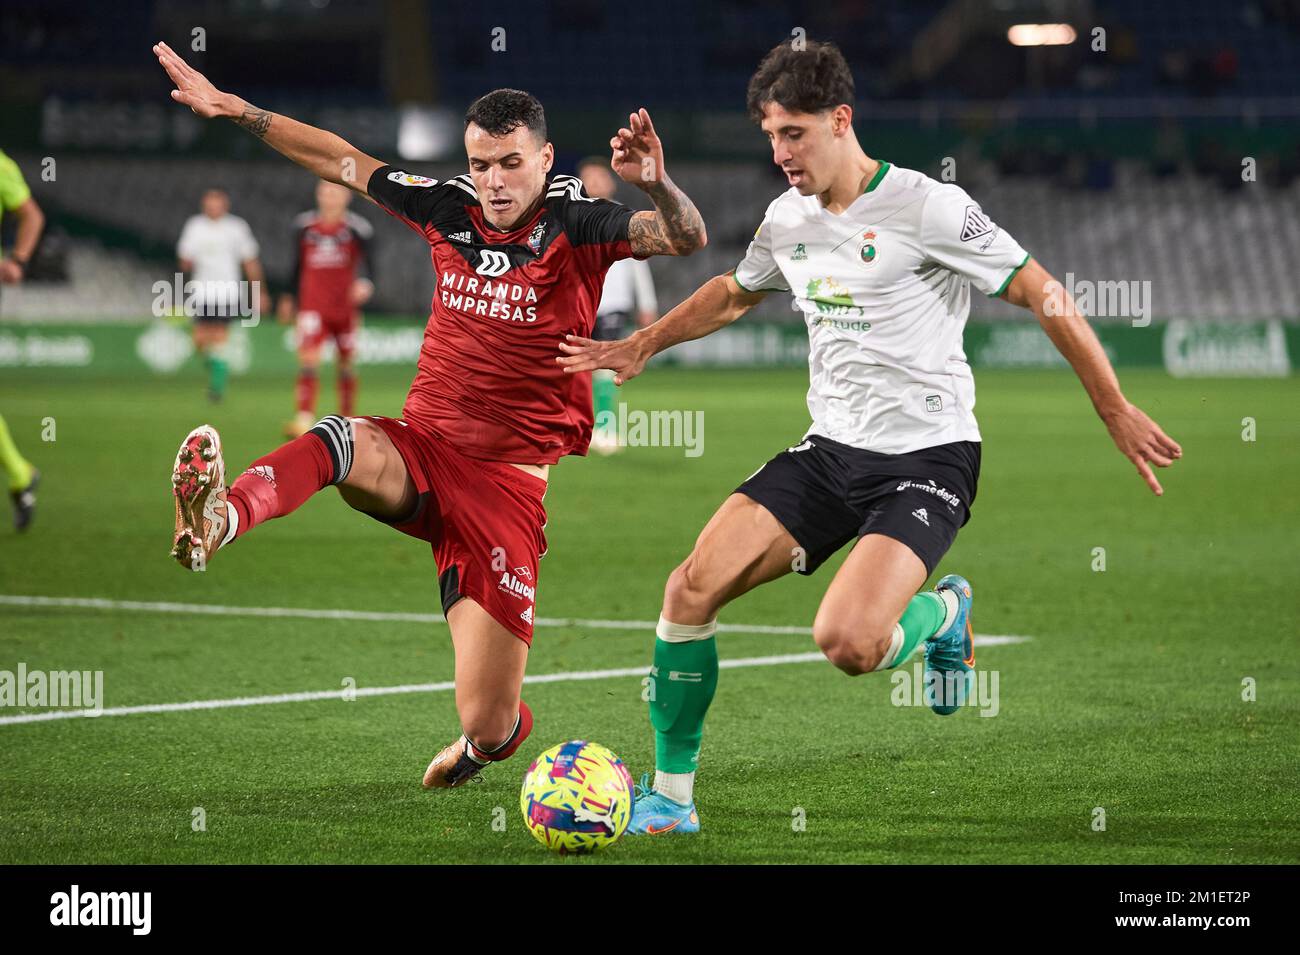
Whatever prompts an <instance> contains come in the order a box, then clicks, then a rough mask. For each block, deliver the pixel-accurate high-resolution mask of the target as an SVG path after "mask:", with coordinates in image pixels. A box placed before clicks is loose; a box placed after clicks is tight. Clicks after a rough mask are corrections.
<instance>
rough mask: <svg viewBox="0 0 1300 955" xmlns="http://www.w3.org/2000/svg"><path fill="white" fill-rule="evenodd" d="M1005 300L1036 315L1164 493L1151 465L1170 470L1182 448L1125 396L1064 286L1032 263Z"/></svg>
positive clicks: (1141, 470) (1126, 450) (1122, 443)
mask: <svg viewBox="0 0 1300 955" xmlns="http://www.w3.org/2000/svg"><path fill="white" fill-rule="evenodd" d="M1002 297H1003V298H1005V299H1006V300H1007V301H1008V302H1010V303H1011V304H1012V305H1019V306H1021V307H1022V308H1027V309H1029V310H1030V311H1032V312H1033V313H1034V317H1035V318H1036V319H1038V323H1039V324H1040V325H1042V326H1043V331H1045V332H1047V337H1048V338H1050V339H1051V340H1052V344H1053V345H1055V346H1056V350H1057V351H1059V352H1060V353H1061V354H1062V355H1064V356H1065V358H1066V360H1067V361H1069V363H1070V367H1072V368H1073V369H1074V373H1075V374H1076V375H1078V376H1079V381H1081V382H1082V383H1083V387H1084V390H1085V391H1087V392H1088V397H1089V398H1091V399H1092V406H1093V408H1095V409H1096V411H1097V416H1098V417H1099V418H1101V420H1102V422H1104V423H1105V425H1106V429H1107V430H1108V431H1109V432H1110V436H1111V439H1112V440H1114V442H1115V445H1116V446H1117V447H1118V448H1119V450H1120V452H1121V453H1122V454H1123V455H1124V456H1125V457H1126V458H1128V459H1129V460H1130V461H1132V462H1133V464H1134V465H1135V466H1136V467H1137V472H1138V474H1140V475H1141V476H1142V479H1143V480H1144V481H1146V482H1147V486H1148V487H1150V488H1151V490H1152V491H1153V492H1154V493H1155V494H1157V495H1160V494H1163V493H1164V489H1163V488H1162V487H1161V486H1160V482H1159V481H1158V480H1156V476H1155V474H1154V473H1153V472H1152V471H1151V464H1155V465H1156V466H1157V467H1162V468H1167V467H1169V466H1170V465H1171V464H1173V463H1174V461H1176V460H1177V459H1178V458H1181V457H1182V456H1183V449H1182V448H1181V447H1179V445H1178V442H1177V441H1175V440H1174V439H1173V438H1171V437H1169V435H1167V434H1165V433H1164V431H1162V430H1161V429H1160V425H1158V424H1156V423H1155V422H1154V421H1152V420H1151V418H1149V417H1147V415H1146V413H1145V412H1144V411H1143V410H1142V409H1141V408H1139V407H1138V406H1137V405H1135V404H1131V403H1130V402H1129V401H1128V399H1126V398H1125V397H1124V394H1123V392H1122V391H1120V387H1119V379H1118V378H1116V377H1115V369H1114V368H1112V367H1111V364H1110V359H1108V358H1107V357H1106V352H1105V351H1104V350H1103V349H1102V347H1101V342H1099V341H1098V340H1097V335H1096V333H1095V332H1094V331H1093V330H1092V326H1090V325H1089V324H1088V320H1087V319H1086V318H1084V316H1083V315H1082V314H1080V312H1079V310H1078V307H1077V306H1076V305H1075V304H1074V300H1073V299H1071V298H1070V296H1069V295H1068V294H1067V293H1066V292H1065V289H1064V287H1063V286H1062V285H1061V283H1060V282H1058V281H1056V279H1054V278H1052V276H1051V274H1050V273H1048V271H1047V270H1046V269H1044V268H1043V267H1042V266H1041V265H1039V264H1038V260H1036V259H1032V258H1031V259H1030V260H1029V261H1028V262H1027V263H1026V264H1025V267H1024V268H1022V269H1021V270H1020V272H1019V274H1017V275H1016V277H1015V279H1013V280H1012V282H1011V284H1010V285H1008V286H1007V289H1006V291H1005V292H1004V293H1003V295H1002Z"/></svg>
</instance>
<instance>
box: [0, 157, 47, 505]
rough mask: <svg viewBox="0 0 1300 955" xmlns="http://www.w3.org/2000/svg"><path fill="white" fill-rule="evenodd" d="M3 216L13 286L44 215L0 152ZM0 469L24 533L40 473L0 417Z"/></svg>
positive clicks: (1, 258)
mask: <svg viewBox="0 0 1300 955" xmlns="http://www.w3.org/2000/svg"><path fill="white" fill-rule="evenodd" d="M6 215H12V216H14V217H15V218H17V220H18V233H17V235H16V236H15V237H14V247H13V248H12V249H11V250H10V251H9V252H8V253H7V254H4V250H3V249H0V283H2V284H4V285H17V284H18V283H20V282H21V281H22V280H23V278H24V276H25V274H26V272H27V266H28V263H29V262H30V261H31V258H32V254H33V253H34V252H35V251H36V243H37V242H39V241H40V238H41V230H43V229H44V228H45V214H44V213H43V212H41V207H40V206H38V205H37V204H36V200H35V199H33V198H32V192H31V190H30V189H28V188H27V182H26V181H25V180H24V179H23V174H22V171H21V170H20V169H19V168H18V164H17V163H16V162H14V161H13V160H12V159H10V158H9V157H8V156H6V155H5V154H4V152H3V151H0V225H2V224H3V221H4V216H6ZM0 470H3V471H4V472H5V475H6V477H7V478H8V481H9V499H10V500H11V501H13V505H14V527H16V528H17V529H18V530H20V531H25V530H27V528H28V526H30V525H31V522H32V518H33V517H34V516H35V514H36V487H37V485H38V484H40V480H41V472H40V471H38V470H36V468H35V467H33V466H32V463H31V462H30V461H28V460H27V459H26V458H24V457H23V456H22V455H21V454H19V453H18V446H17V445H15V444H14V439H13V436H12V435H11V434H10V433H9V426H8V424H6V423H5V419H4V416H3V415H0Z"/></svg>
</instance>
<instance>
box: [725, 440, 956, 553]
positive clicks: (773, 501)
mask: <svg viewBox="0 0 1300 955" xmlns="http://www.w3.org/2000/svg"><path fill="white" fill-rule="evenodd" d="M979 474H980V444H979V442H978V441H956V442H953V443H952V444H941V445H937V446H935V447H933V448H923V449H921V450H920V451H910V452H908V453H906V454H880V453H877V452H875V451H864V450H862V449H861V448H852V447H849V446H848V445H847V444H840V443H839V442H838V441H832V440H830V439H829V438H823V437H820V436H819V435H815V434H813V435H809V436H808V437H807V438H806V439H805V440H804V441H803V443H801V444H799V445H797V446H795V447H793V448H790V449H788V450H786V451H782V452H781V453H780V454H778V455H777V456H776V457H774V458H773V459H772V460H770V461H768V462H767V464H765V465H763V467H761V468H760V469H759V470H758V471H757V472H756V473H755V474H754V475H753V476H752V477H750V478H749V480H747V481H745V483H743V484H742V485H740V487H738V488H736V492H737V493H738V494H744V495H745V496H746V497H749V498H752V499H753V500H755V501H757V502H758V503H759V504H762V505H763V506H764V507H765V508H767V509H768V510H769V511H771V512H772V515H773V516H774V517H775V518H776V519H777V520H778V521H780V522H781V524H782V526H784V527H785V529H786V530H788V531H789V532H790V536H792V537H793V538H794V539H795V541H797V542H798V544H799V546H800V547H802V548H803V550H804V558H805V559H804V560H803V561H802V562H801V563H802V564H803V566H802V567H801V568H797V569H798V571H799V573H801V574H811V573H812V572H813V571H815V570H816V569H817V568H818V567H820V566H821V565H822V564H823V563H824V562H825V561H826V559H827V558H829V557H830V556H831V555H832V554H834V553H835V552H836V551H837V550H839V549H840V548H841V547H843V546H844V545H845V544H847V543H848V542H849V541H851V540H853V539H855V538H858V537H863V536H865V535H867V534H884V535H885V536H886V537H892V538H894V539H895V540H898V541H902V542H903V543H904V544H906V545H907V546H908V547H910V548H911V549H912V550H913V552H915V554H916V556H917V557H919V558H921V562H922V563H924V564H925V572H926V575H927V576H929V575H930V574H932V573H934V569H935V567H937V566H938V564H939V561H940V559H941V558H942V557H943V555H944V554H946V553H947V552H948V548H949V547H951V546H952V542H953V540H955V539H956V537H957V531H958V529H959V528H961V527H962V526H963V525H964V524H965V523H966V522H967V521H968V520H970V506H971V504H972V503H973V502H974V500H975V488H976V485H977V484H978V483H979Z"/></svg>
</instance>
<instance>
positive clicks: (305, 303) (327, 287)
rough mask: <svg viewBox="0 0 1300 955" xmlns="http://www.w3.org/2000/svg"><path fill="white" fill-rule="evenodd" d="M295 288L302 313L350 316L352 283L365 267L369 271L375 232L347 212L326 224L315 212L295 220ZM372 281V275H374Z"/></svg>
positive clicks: (306, 213) (352, 310) (363, 221)
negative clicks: (362, 267)
mask: <svg viewBox="0 0 1300 955" xmlns="http://www.w3.org/2000/svg"><path fill="white" fill-rule="evenodd" d="M293 224H294V247H295V248H294V251H295V255H294V269H293V287H294V288H295V289H296V290H297V293H298V310H299V311H300V312H318V313H320V314H321V315H323V316H326V317H331V316H339V315H351V314H352V312H354V311H355V310H356V309H355V306H353V304H352V282H353V280H354V279H356V277H357V269H358V268H359V267H360V266H362V265H363V264H364V265H365V266H366V267H367V268H369V267H370V266H371V263H370V261H369V255H368V247H369V243H370V236H371V235H372V234H373V231H374V230H373V229H372V228H371V225H370V223H369V222H367V221H366V220H365V219H363V218H361V216H359V215H357V214H355V213H352V212H346V213H344V215H343V218H342V219H340V220H338V221H336V222H325V221H324V220H322V219H321V218H320V216H319V215H318V214H317V213H316V212H304V213H303V214H302V215H300V216H298V217H297V218H296V219H294V223H293ZM372 278H373V276H372Z"/></svg>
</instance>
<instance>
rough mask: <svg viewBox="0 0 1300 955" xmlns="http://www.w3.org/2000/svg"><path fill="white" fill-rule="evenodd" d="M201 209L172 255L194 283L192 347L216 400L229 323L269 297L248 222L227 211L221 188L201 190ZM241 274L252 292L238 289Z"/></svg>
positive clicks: (225, 366) (222, 384)
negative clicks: (196, 353)
mask: <svg viewBox="0 0 1300 955" xmlns="http://www.w3.org/2000/svg"><path fill="white" fill-rule="evenodd" d="M202 210H203V211H202V212H201V213H200V214H199V215H196V216H190V218H189V219H187V220H186V221H185V227H184V228H183V229H181V237H180V239H179V240H178V241H177V243H176V258H177V261H178V263H179V265H180V269H181V271H182V272H184V273H185V274H186V275H187V276H189V280H188V281H187V282H186V284H187V285H190V284H191V283H192V284H193V288H194V295H193V299H194V306H195V308H194V314H193V316H192V318H193V320H194V348H195V350H196V351H198V352H199V354H201V355H202V356H203V361H204V364H205V365H206V366H207V369H208V398H209V399H210V400H211V401H214V402H216V401H220V400H221V399H222V397H223V396H224V395H225V391H226V377H227V375H228V372H229V366H230V358H229V355H228V350H229V341H230V323H231V322H232V321H233V320H234V319H235V318H245V317H252V315H253V312H252V309H254V308H257V309H265V308H269V306H270V298H269V296H268V295H267V293H266V287H265V284H264V279H265V276H264V275H263V272H262V263H261V260H260V259H259V258H258V246H257V240H256V239H255V238H253V230H252V229H250V228H249V227H248V223H247V222H245V221H244V220H243V219H241V218H240V217H239V216H236V215H231V214H230V197H229V196H227V195H226V193H225V192H224V191H223V190H221V189H209V190H207V191H206V192H204V193H203V200H202ZM244 275H246V276H247V277H248V281H249V283H250V285H249V286H248V288H249V289H251V290H255V292H256V294H255V295H252V294H249V293H247V292H244V291H243V290H242V288H241V285H240V280H241V277H242V276H244ZM186 298H187V299H188V298H190V295H189V294H188V292H187V295H186ZM259 314H260V313H259Z"/></svg>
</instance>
